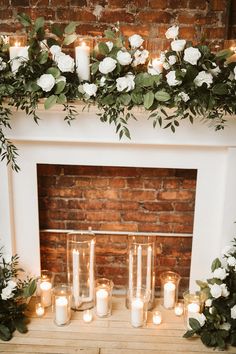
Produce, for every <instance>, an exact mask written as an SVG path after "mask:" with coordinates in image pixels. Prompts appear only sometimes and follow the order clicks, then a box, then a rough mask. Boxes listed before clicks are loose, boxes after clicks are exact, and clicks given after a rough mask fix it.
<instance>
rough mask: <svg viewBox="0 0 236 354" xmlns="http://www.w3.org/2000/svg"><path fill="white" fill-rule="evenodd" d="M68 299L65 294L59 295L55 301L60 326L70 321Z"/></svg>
mask: <svg viewBox="0 0 236 354" xmlns="http://www.w3.org/2000/svg"><path fill="white" fill-rule="evenodd" d="M68 319H69V318H68V300H67V298H66V297H65V296H59V297H58V298H56V301H55V322H56V324H57V325H58V326H62V325H65V324H66V323H67V322H68Z"/></svg>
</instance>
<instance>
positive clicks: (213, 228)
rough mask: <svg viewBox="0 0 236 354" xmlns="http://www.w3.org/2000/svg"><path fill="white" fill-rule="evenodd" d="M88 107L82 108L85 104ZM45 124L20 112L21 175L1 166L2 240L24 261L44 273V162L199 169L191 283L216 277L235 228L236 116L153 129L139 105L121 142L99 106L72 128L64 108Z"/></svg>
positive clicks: (14, 136)
mask: <svg viewBox="0 0 236 354" xmlns="http://www.w3.org/2000/svg"><path fill="white" fill-rule="evenodd" d="M81 108H82V107H81ZM39 115H40V116H41V117H42V120H41V122H40V123H39V126H37V125H36V124H35V123H34V122H33V121H32V120H30V119H29V118H26V117H25V115H24V113H23V112H16V113H15V114H14V117H13V121H12V128H13V129H12V130H11V131H7V136H8V137H9V138H10V139H11V140H13V141H14V142H15V144H16V145H17V146H18V148H19V154H20V155H19V159H18V163H19V164H20V167H21V172H20V173H18V174H16V173H14V172H12V171H11V170H10V168H8V167H6V166H5V164H1V168H0V179H1V184H0V195H1V198H0V215H1V219H0V222H1V227H0V237H1V243H3V244H4V245H5V249H6V251H8V252H17V253H18V254H19V256H20V259H21V265H22V267H24V268H25V269H26V270H27V271H31V272H32V273H33V274H39V272H40V251H39V250H40V245H39V239H40V238H39V219H38V214H39V211H38V192H37V165H38V164H59V165H62V164H63V165H77V166H82V165H83V166H116V167H140V168H168V169H187V170H188V169H193V170H196V171H197V185H196V199H195V214H194V225H193V243H192V257H191V268H190V287H191V288H194V287H195V280H196V279H204V278H206V277H207V276H209V270H210V264H211V261H212V259H213V258H214V257H216V256H218V255H219V252H220V249H221V247H222V246H224V245H225V244H228V243H229V242H230V240H231V239H232V238H233V237H234V234H235V225H234V221H235V216H236V202H235V200H236V184H235V180H236V163H235V161H236V140H235V134H236V122H235V120H234V119H233V118H230V119H229V121H228V127H226V129H225V130H224V131H222V132H214V131H213V130H211V129H210V128H208V127H206V126H205V125H203V124H202V123H201V122H199V121H198V120H196V122H195V124H194V125H191V124H190V123H189V122H187V121H183V123H182V125H181V128H179V130H178V131H177V132H176V133H175V134H173V133H171V132H169V131H167V130H162V129H153V128H152V126H151V123H150V122H149V121H147V114H146V113H145V112H143V111H136V112H135V115H136V116H137V118H138V121H137V122H136V121H132V122H130V131H131V136H132V139H131V140H130V141H129V140H123V141H119V138H118V136H117V135H116V134H115V133H114V127H113V126H109V125H104V123H101V122H100V121H99V119H98V118H97V117H96V107H92V108H91V109H90V111H89V112H87V111H83V112H82V109H81V113H80V116H79V117H78V119H77V120H76V121H75V122H73V123H72V126H71V127H69V126H67V125H66V123H65V122H63V112H62V111H61V110H60V107H56V108H54V109H53V110H51V111H48V112H45V111H44V110H43V109H42V108H41V111H40V112H39Z"/></svg>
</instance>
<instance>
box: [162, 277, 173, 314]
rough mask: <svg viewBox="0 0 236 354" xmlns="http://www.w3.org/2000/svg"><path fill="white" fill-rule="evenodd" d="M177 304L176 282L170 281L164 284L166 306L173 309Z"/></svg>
mask: <svg viewBox="0 0 236 354" xmlns="http://www.w3.org/2000/svg"><path fill="white" fill-rule="evenodd" d="M174 306H175V284H174V283H172V282H171V281H168V282H167V283H165V284H164V307H165V308H166V309H171V308H173V307H174Z"/></svg>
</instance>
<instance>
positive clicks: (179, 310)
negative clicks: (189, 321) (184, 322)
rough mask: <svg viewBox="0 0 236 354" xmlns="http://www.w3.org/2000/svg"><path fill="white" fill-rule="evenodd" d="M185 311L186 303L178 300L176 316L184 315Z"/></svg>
mask: <svg viewBox="0 0 236 354" xmlns="http://www.w3.org/2000/svg"><path fill="white" fill-rule="evenodd" d="M183 313H184V305H183V303H182V302H177V303H176V304H175V315H176V316H182V315H183Z"/></svg>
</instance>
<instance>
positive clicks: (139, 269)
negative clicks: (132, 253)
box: [137, 245, 142, 288]
mask: <svg viewBox="0 0 236 354" xmlns="http://www.w3.org/2000/svg"><path fill="white" fill-rule="evenodd" d="M141 286H142V247H141V245H139V246H138V254H137V288H141Z"/></svg>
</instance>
